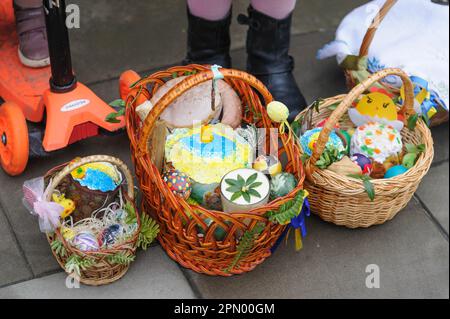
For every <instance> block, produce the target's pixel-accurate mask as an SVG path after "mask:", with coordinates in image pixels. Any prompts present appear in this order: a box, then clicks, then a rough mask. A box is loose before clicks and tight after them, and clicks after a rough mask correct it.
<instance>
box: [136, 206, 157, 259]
mask: <svg viewBox="0 0 450 319" xmlns="http://www.w3.org/2000/svg"><path fill="white" fill-rule="evenodd" d="M158 233H159V225H158V224H157V223H156V222H155V221H154V220H153V219H152V218H150V217H149V216H147V214H145V213H144V214H142V217H141V232H140V233H139V237H138V242H137V245H138V247H141V248H142V249H143V250H147V248H148V247H149V246H150V245H151V243H153V241H154V240H155V239H156V237H157V236H158Z"/></svg>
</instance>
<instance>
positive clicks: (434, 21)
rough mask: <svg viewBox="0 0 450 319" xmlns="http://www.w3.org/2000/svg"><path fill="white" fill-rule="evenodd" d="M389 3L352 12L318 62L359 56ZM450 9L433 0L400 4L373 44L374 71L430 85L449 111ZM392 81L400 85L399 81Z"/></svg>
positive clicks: (371, 60)
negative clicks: (389, 70)
mask: <svg viewBox="0 0 450 319" xmlns="http://www.w3.org/2000/svg"><path fill="white" fill-rule="evenodd" d="M384 2H385V0H374V1H370V2H369V3H367V4H365V5H363V6H361V7H359V8H356V9H355V10H353V11H352V12H350V13H349V14H348V15H347V16H346V17H345V18H344V20H343V21H342V22H341V24H340V26H339V27H338V29H337V32H336V40H335V41H333V42H331V43H329V44H327V45H325V46H324V47H323V48H322V49H321V50H319V52H318V54H317V58H318V59H325V58H329V57H333V56H336V57H337V60H338V63H341V62H342V61H343V60H344V59H345V57H346V56H347V55H358V54H359V49H360V47H361V43H362V41H363V38H364V36H365V34H366V31H367V29H368V27H369V26H370V24H371V23H372V21H373V19H374V18H375V16H376V15H377V13H378V12H379V10H380V8H381V7H382V6H383V4H384ZM448 51H449V7H448V6H446V5H440V4H436V3H433V2H432V1H431V0H398V2H397V3H396V4H395V5H394V6H393V7H392V8H391V10H390V11H389V13H388V14H387V16H386V17H385V19H384V20H383V22H382V23H381V24H380V26H379V28H378V31H377V33H376V35H375V38H374V40H373V42H372V44H371V45H370V48H369V55H368V60H369V63H368V68H369V70H370V71H371V72H376V71H377V70H380V69H383V68H386V67H397V68H401V69H403V70H404V71H406V72H407V73H408V74H409V75H410V76H412V75H413V76H418V77H421V78H423V79H425V80H427V81H428V83H429V89H430V90H433V91H435V92H436V93H437V94H438V95H439V97H440V98H441V99H442V101H443V102H444V103H445V105H446V107H447V109H448V106H449V92H448V91H449V90H448V87H449V55H448ZM388 81H392V82H390V84H391V85H395V86H397V87H400V86H401V82H400V80H399V79H398V78H397V77H392V78H390V79H389V80H388Z"/></svg>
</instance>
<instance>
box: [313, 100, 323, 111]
mask: <svg viewBox="0 0 450 319" xmlns="http://www.w3.org/2000/svg"><path fill="white" fill-rule="evenodd" d="M322 103H323V99H318V100H316V101H314V103H313V104H312V107H313V109H314V110H315V111H316V112H317V113H320V106H321V105H322Z"/></svg>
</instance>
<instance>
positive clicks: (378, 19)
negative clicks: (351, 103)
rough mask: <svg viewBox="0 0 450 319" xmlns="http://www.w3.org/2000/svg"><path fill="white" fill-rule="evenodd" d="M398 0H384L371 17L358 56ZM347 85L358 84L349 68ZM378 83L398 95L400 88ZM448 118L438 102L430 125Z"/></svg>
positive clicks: (366, 50) (371, 40) (364, 51)
mask: <svg viewBox="0 0 450 319" xmlns="http://www.w3.org/2000/svg"><path fill="white" fill-rule="evenodd" d="M397 1H398V0H386V2H385V3H384V5H383V6H382V7H381V8H380V11H379V12H378V14H377V15H376V16H375V18H374V19H373V21H372V23H371V25H370V26H369V28H368V29H367V32H366V35H365V36H364V38H363V41H362V43H361V48H360V50H359V55H358V56H359V58H363V57H366V56H368V54H369V48H370V45H371V44H372V42H373V39H374V38H375V35H376V33H377V30H378V27H379V26H380V25H381V23H382V22H383V20H384V18H385V17H386V16H387V14H388V13H389V11H390V10H391V9H392V7H393V6H394V5H395V4H396V3H397ZM344 74H345V78H346V82H347V87H348V88H349V89H352V88H354V87H355V86H356V85H357V84H358V80H357V79H355V78H354V77H353V75H352V72H351V70H344ZM378 84H379V85H381V86H383V87H384V88H385V89H386V90H387V91H388V92H390V93H392V94H393V95H395V96H399V95H400V89H398V88H396V87H393V86H391V85H389V84H387V83H386V82H382V81H379V82H378ZM448 120H449V113H448V112H447V111H446V110H445V107H444V106H443V105H441V104H439V107H438V113H437V114H436V115H435V116H433V117H432V118H431V123H430V125H431V126H438V125H440V124H442V123H445V122H448Z"/></svg>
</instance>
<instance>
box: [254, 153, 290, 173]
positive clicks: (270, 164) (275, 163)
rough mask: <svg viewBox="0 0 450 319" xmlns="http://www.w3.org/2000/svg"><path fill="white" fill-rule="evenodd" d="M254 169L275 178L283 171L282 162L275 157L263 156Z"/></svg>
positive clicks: (259, 158)
mask: <svg viewBox="0 0 450 319" xmlns="http://www.w3.org/2000/svg"><path fill="white" fill-rule="evenodd" d="M253 168H254V169H255V170H257V171H259V172H261V173H263V174H266V175H270V176H272V177H273V176H275V175H278V174H280V173H281V172H282V171H283V167H282V166H281V163H280V161H279V160H278V158H276V157H275V156H273V155H269V156H266V155H261V156H259V157H258V158H257V159H256V161H255V163H253Z"/></svg>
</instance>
